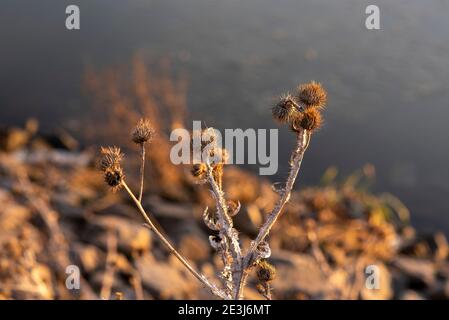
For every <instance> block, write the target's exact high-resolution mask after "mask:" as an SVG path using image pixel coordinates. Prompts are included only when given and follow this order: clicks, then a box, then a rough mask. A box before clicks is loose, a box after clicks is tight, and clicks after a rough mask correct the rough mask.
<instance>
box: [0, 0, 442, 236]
mask: <svg viewBox="0 0 449 320" xmlns="http://www.w3.org/2000/svg"><path fill="white" fill-rule="evenodd" d="M371 2H372V1H371ZM371 2H370V1H356V0H342V1H338V2H335V1H325V0H313V1H312V0H305V1H295V0H281V1H276V2H273V1H268V0H249V1H245V2H240V1H234V0H228V1H209V0H208V1H204V0H191V1H188V2H186V1H181V0H169V1H166V0H163V1H162V0H160V1H158V0H145V1H143V0H136V1H131V2H123V1H118V0H111V1H107V2H106V1H101V0H91V1H47V0H43V1H39V2H32V1H23V0H14V1H10V0H5V1H2V4H1V11H0V21H1V22H0V38H1V39H2V49H1V50H0V70H1V72H0V87H1V91H0V119H1V122H2V124H17V125H18V124H23V122H24V119H27V118H29V117H35V118H37V119H38V120H39V121H40V123H41V125H42V126H43V128H44V129H45V130H52V129H54V128H55V127H56V126H60V125H61V124H62V123H64V124H65V125H70V124H72V125H73V122H76V120H77V119H79V116H80V115H81V114H85V112H86V108H85V106H84V104H83V97H82V94H81V84H82V78H83V71H84V70H85V67H86V65H94V66H99V67H102V66H109V65H114V64H118V63H124V62H127V61H129V60H130V58H131V57H132V55H133V54H135V53H136V52H137V51H140V52H143V53H144V55H145V56H147V57H150V59H153V60H155V61H157V60H158V59H160V58H161V57H169V58H170V61H171V64H172V66H173V68H174V69H175V70H182V72H184V73H185V74H187V76H188V91H187V93H188V98H187V99H188V101H187V104H188V111H189V114H190V117H191V118H192V119H202V120H204V121H205V123H206V124H207V125H209V126H214V127H217V128H243V129H246V128H264V127H265V128H274V127H276V126H275V124H273V122H272V120H271V119H270V113H269V108H270V107H271V106H272V104H273V102H274V101H275V99H276V97H277V96H279V95H280V94H282V93H283V92H286V91H288V90H294V88H295V86H296V85H297V84H298V83H300V82H306V81H309V80H311V79H313V80H316V81H320V82H322V83H323V84H324V86H325V87H326V88H327V89H328V91H329V108H328V111H327V112H326V124H325V127H324V129H323V130H322V131H321V132H320V133H319V134H318V135H317V136H316V138H315V140H316V141H315V142H314V143H313V144H312V146H311V148H310V151H309V154H308V155H307V158H306V162H305V166H307V170H304V172H303V173H302V176H301V179H300V182H299V186H301V185H304V184H305V185H310V184H316V183H318V182H319V179H320V177H321V175H322V174H323V172H324V170H325V169H326V168H327V167H329V166H331V165H335V166H336V167H337V168H338V169H339V170H340V171H341V172H342V173H346V174H348V173H350V172H352V171H353V170H355V169H357V168H360V167H361V166H363V165H364V164H366V163H372V164H373V165H374V166H375V168H376V169H377V181H376V184H375V188H376V189H378V190H383V191H390V192H392V193H394V194H396V195H397V196H398V197H399V198H401V199H402V200H403V201H404V202H405V203H406V205H407V206H408V207H409V208H410V209H411V210H412V212H413V215H412V219H413V221H414V222H415V224H416V225H417V226H418V228H422V229H426V230H432V229H433V228H442V229H443V230H444V231H445V232H446V233H447V232H449V215H448V214H447V212H448V210H449V201H447V196H448V195H449V185H448V183H447V181H448V180H449V166H448V165H447V163H449V148H448V139H447V137H448V134H449V127H448V126H447V119H448V115H449V111H448V108H447V105H448V101H449V91H448V90H447V88H448V87H449V33H448V31H447V30H449V19H448V15H449V3H448V2H447V1H444V0H431V1H426V2H422V1H419V0H411V1H409V0H407V1H405V0H404V1H401V0H397V1H394V2H392V1H381V0H379V1H375V2H376V3H375V4H376V5H378V6H379V8H380V11H381V30H377V31H376V30H367V29H366V28H365V18H366V14H365V8H366V6H367V5H368V4H371ZM72 3H73V4H77V5H79V6H80V11H81V29H80V30H78V31H68V30H67V29H66V28H65V17H66V15H65V13H64V12H65V7H66V6H67V5H68V4H72ZM217 112H219V113H220V117H216V116H215V115H216V114H217ZM55 120H57V121H55ZM291 142H292V141H291V138H290V134H289V133H288V132H287V130H282V131H281V133H280V150H281V151H280V155H281V159H280V163H281V167H280V169H279V171H280V172H284V171H285V169H286V168H285V166H282V164H283V163H286V161H285V160H286V159H287V154H288V150H289V148H290V145H291ZM282 157H283V158H282Z"/></svg>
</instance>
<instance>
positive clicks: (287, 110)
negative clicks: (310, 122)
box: [271, 94, 298, 123]
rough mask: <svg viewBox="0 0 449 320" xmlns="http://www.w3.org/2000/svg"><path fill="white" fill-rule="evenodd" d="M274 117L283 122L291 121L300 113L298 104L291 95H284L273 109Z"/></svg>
mask: <svg viewBox="0 0 449 320" xmlns="http://www.w3.org/2000/svg"><path fill="white" fill-rule="evenodd" d="M271 112H272V114H273V118H274V119H275V120H278V121H279V122H281V123H287V122H290V121H291V120H292V119H294V118H295V117H296V116H297V114H298V109H297V104H296V102H295V100H294V98H293V97H292V96H291V95H289V94H288V95H286V96H282V97H281V99H280V100H279V102H278V103H277V104H276V105H275V106H274V107H273V109H272V110H271Z"/></svg>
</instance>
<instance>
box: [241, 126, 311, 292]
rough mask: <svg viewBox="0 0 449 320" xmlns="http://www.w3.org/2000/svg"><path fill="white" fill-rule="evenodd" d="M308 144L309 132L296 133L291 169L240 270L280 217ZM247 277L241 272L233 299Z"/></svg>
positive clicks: (248, 266) (246, 265)
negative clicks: (279, 195) (280, 193)
mask: <svg viewBox="0 0 449 320" xmlns="http://www.w3.org/2000/svg"><path fill="white" fill-rule="evenodd" d="M309 142H310V132H309V131H307V130H302V131H301V132H299V133H298V137H297V143H296V148H295V150H294V151H293V153H292V159H291V168H290V173H289V175H288V178H287V183H286V185H285V188H284V190H283V192H282V195H281V197H280V198H279V200H278V202H277V203H276V205H275V207H274V208H273V210H272V211H271V213H270V214H269V216H268V219H267V220H266V221H265V223H264V224H263V226H262V227H261V228H260V230H259V233H258V235H257V237H256V239H255V240H254V241H253V242H252V243H251V246H250V248H249V250H248V253H247V254H246V255H245V257H244V258H243V265H242V269H247V268H251V265H252V263H253V259H254V256H255V251H256V248H257V246H258V245H259V244H260V243H261V242H262V241H264V240H265V238H266V237H267V235H268V234H269V233H270V231H271V228H272V227H273V225H274V224H275V223H276V221H277V219H278V218H279V217H280V215H281V213H282V209H283V208H284V206H285V204H286V203H287V202H288V201H289V200H290V195H291V191H292V189H293V185H294V184H295V180H296V177H297V176H298V173H299V169H300V168H301V163H302V159H303V157H304V152H305V151H306V149H307V147H308V145H309ZM247 276H248V272H244V271H243V270H241V272H240V276H239V280H238V282H237V288H236V291H235V296H234V298H235V299H237V300H238V299H241V298H242V294H243V285H244V283H245V280H246V277H247Z"/></svg>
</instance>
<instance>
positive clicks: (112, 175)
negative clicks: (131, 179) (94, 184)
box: [100, 147, 124, 190]
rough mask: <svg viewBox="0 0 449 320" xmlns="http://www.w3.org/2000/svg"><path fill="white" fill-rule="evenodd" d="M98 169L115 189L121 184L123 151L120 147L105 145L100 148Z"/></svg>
mask: <svg viewBox="0 0 449 320" xmlns="http://www.w3.org/2000/svg"><path fill="white" fill-rule="evenodd" d="M100 152H101V155H102V157H101V160H100V169H101V170H102V171H103V174H104V181H105V182H106V183H107V184H108V185H109V186H110V187H112V188H113V190H116V189H118V188H120V187H121V186H122V182H123V178H124V174H123V169H122V166H121V161H122V159H123V153H122V152H121V151H120V148H117V147H107V148H103V147H102V148H101V150H100Z"/></svg>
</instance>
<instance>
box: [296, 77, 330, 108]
mask: <svg viewBox="0 0 449 320" xmlns="http://www.w3.org/2000/svg"><path fill="white" fill-rule="evenodd" d="M297 99H298V102H299V104H300V105H301V106H303V107H304V108H324V106H325V105H326V101H327V93H326V90H324V89H323V87H322V86H321V84H320V83H318V82H315V81H312V82H309V83H306V84H302V85H300V86H299V87H298V94H297Z"/></svg>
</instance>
